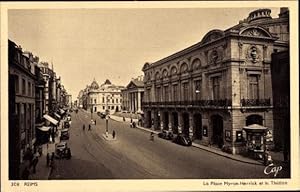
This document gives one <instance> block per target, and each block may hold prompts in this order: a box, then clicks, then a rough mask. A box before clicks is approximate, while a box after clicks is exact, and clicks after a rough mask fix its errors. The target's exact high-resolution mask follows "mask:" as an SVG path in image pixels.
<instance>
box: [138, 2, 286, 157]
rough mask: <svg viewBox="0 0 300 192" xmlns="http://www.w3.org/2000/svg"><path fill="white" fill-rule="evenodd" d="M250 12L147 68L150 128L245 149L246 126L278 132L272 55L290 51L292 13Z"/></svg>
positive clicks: (146, 106)
mask: <svg viewBox="0 0 300 192" xmlns="http://www.w3.org/2000/svg"><path fill="white" fill-rule="evenodd" d="M270 13H271V10H270V9H259V10H255V11H253V12H251V13H250V14H249V17H248V18H247V19H244V20H242V21H240V22H239V24H238V25H235V26H233V27H231V28H229V29H227V30H225V31H222V30H217V29H216V30H212V31H209V32H208V33H207V34H206V35H205V36H204V37H203V39H202V40H201V41H200V42H199V43H197V44H195V45H192V46H190V47H188V48H186V49H184V50H182V51H179V52H177V53H175V54H172V55H170V56H168V57H166V58H163V59H161V60H159V61H157V62H154V63H151V64H150V63H146V64H145V65H144V66H143V69H142V70H143V72H144V76H145V78H144V83H145V90H144V91H145V95H144V102H143V105H142V107H143V111H144V114H145V122H144V124H145V125H146V127H148V128H151V129H153V130H163V129H165V130H172V131H173V132H174V133H175V134H178V133H183V134H186V135H189V136H190V138H192V140H193V142H197V143H199V144H203V145H215V146H216V147H220V148H224V147H225V148H226V149H227V151H228V152H230V153H232V154H236V153H240V152H242V151H243V149H245V143H244V142H243V139H242V137H241V135H242V136H243V137H245V136H246V135H245V133H244V132H243V127H245V126H246V125H251V124H260V125H263V126H265V127H268V128H269V130H270V131H271V133H272V132H273V110H272V108H273V106H272V103H273V101H272V82H271V62H272V53H275V52H281V51H284V50H287V49H288V47H289V15H288V10H287V9H285V8H282V9H281V12H280V14H279V17H278V18H271V16H270Z"/></svg>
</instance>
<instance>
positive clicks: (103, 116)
mask: <svg viewBox="0 0 300 192" xmlns="http://www.w3.org/2000/svg"><path fill="white" fill-rule="evenodd" d="M98 115H99V116H100V117H101V119H104V118H105V117H106V113H104V112H98Z"/></svg>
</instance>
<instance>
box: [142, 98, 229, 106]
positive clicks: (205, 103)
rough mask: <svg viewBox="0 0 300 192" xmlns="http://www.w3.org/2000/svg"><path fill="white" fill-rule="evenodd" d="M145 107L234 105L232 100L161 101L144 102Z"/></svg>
mask: <svg viewBox="0 0 300 192" xmlns="http://www.w3.org/2000/svg"><path fill="white" fill-rule="evenodd" d="M142 105H143V106H149V107H150V106H153V107H155V106H174V107H205V108H207V107H228V106H231V105H232V102H231V100H229V99H223V100H195V101H161V102H142Z"/></svg>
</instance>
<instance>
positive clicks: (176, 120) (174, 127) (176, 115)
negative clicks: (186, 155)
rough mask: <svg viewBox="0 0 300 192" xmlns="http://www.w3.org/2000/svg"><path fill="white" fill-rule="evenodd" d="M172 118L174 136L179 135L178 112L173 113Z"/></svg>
mask: <svg viewBox="0 0 300 192" xmlns="http://www.w3.org/2000/svg"><path fill="white" fill-rule="evenodd" d="M172 117H173V126H172V131H173V133H174V134H178V114H177V113H176V112H173V113H172Z"/></svg>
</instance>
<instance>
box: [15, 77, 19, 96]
mask: <svg viewBox="0 0 300 192" xmlns="http://www.w3.org/2000/svg"><path fill="white" fill-rule="evenodd" d="M15 91H16V93H19V76H18V75H16V79H15Z"/></svg>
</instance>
